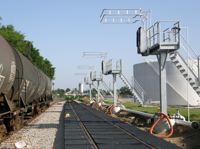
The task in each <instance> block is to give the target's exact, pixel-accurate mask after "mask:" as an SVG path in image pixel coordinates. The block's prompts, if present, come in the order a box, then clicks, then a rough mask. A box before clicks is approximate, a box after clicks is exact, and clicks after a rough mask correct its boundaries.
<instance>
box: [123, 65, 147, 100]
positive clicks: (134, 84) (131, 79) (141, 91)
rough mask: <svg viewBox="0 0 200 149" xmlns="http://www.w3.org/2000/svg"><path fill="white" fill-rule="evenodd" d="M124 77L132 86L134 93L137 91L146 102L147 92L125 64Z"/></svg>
mask: <svg viewBox="0 0 200 149" xmlns="http://www.w3.org/2000/svg"><path fill="white" fill-rule="evenodd" d="M122 75H123V76H124V78H125V79H126V81H127V82H128V83H129V85H130V86H131V89H134V91H136V93H137V94H138V95H139V96H140V98H141V99H142V100H143V101H144V94H146V92H145V91H144V89H143V88H142V87H141V86H140V84H139V83H138V82H137V81H136V79H135V78H134V77H133V76H132V75H131V73H130V72H129V71H128V69H127V68H126V67H125V66H124V65H123V64H122Z"/></svg>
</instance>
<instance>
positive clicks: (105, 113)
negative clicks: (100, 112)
mask: <svg viewBox="0 0 200 149" xmlns="http://www.w3.org/2000/svg"><path fill="white" fill-rule="evenodd" d="M110 107H111V106H109V107H108V108H107V109H106V112H105V114H106V113H107V112H108V110H109V109H110Z"/></svg>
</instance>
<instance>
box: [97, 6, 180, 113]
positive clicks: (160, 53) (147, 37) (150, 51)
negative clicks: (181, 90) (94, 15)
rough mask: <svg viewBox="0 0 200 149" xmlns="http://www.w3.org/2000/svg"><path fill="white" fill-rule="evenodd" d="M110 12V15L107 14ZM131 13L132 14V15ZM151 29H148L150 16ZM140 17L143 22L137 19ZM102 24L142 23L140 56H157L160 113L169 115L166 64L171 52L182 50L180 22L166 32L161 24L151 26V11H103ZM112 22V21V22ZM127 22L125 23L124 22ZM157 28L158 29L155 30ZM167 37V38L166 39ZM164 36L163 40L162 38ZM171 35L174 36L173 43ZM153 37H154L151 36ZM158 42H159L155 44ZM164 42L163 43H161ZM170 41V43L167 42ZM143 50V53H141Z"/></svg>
mask: <svg viewBox="0 0 200 149" xmlns="http://www.w3.org/2000/svg"><path fill="white" fill-rule="evenodd" d="M106 12H108V13H106ZM121 12H122V13H121ZM130 12H131V13H130ZM149 15H150V19H149V29H148V16H149ZM137 17H140V18H141V20H139V19H138V20H137V19H136V18H137ZM100 18H101V21H100V23H104V24H130V23H136V22H138V21H141V22H142V24H141V27H142V29H143V30H144V33H142V35H143V37H142V38H141V37H140V39H142V41H140V42H141V43H142V47H140V48H142V49H139V50H140V51H139V52H138V54H142V56H148V55H156V56H157V59H158V63H159V74H160V78H159V80H160V103H161V105H160V111H161V112H162V113H165V114H167V97H166V96H167V94H166V70H165V63H166V60H167V54H168V53H169V52H172V51H175V50H178V49H179V48H180V22H179V21H176V23H175V24H174V26H173V28H172V30H170V28H167V29H166V30H164V31H161V29H160V23H161V21H160V22H156V23H155V24H154V25H152V26H151V11H150V10H149V11H142V9H103V11H102V13H101V16H100ZM110 20H111V21H110ZM124 20H125V22H123V21H124ZM162 22H175V21H162ZM155 26H157V28H155ZM166 33H167V34H168V35H167V38H166V37H165V36H166ZM161 34H163V38H161ZM171 34H172V35H173V36H174V41H172V38H171ZM151 35H152V36H151ZM155 37H156V38H155ZM156 40H157V42H155V41H156ZM161 40H163V41H161ZM166 41H168V42H166ZM140 46H141V45H140ZM141 50H142V52H141Z"/></svg>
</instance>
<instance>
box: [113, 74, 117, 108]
mask: <svg viewBox="0 0 200 149" xmlns="http://www.w3.org/2000/svg"><path fill="white" fill-rule="evenodd" d="M116 76H117V74H116V73H113V104H114V106H117V81H116Z"/></svg>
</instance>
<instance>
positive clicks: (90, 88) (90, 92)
mask: <svg viewBox="0 0 200 149" xmlns="http://www.w3.org/2000/svg"><path fill="white" fill-rule="evenodd" d="M90 101H91V84H90Z"/></svg>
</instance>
